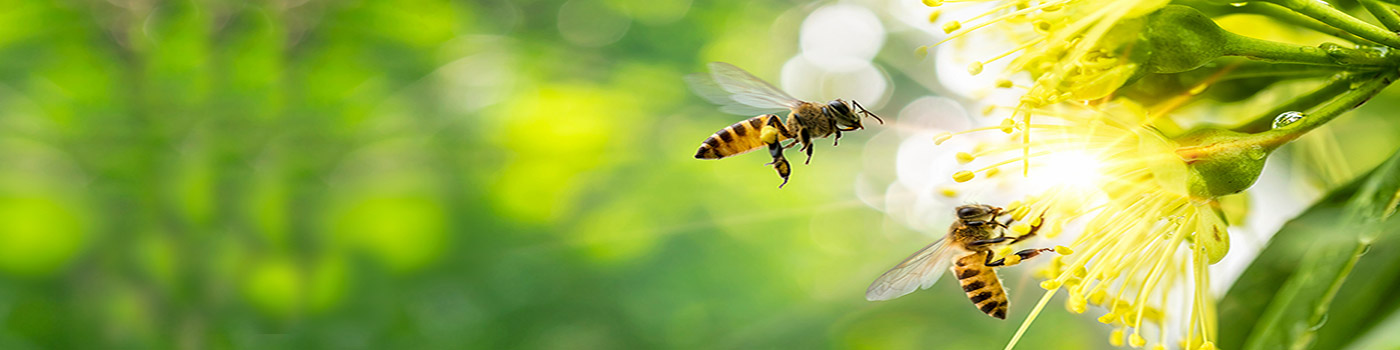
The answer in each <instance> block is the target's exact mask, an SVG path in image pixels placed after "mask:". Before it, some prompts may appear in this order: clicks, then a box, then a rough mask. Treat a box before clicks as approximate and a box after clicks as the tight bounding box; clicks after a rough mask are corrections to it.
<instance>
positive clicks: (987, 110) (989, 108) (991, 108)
mask: <svg viewBox="0 0 1400 350" xmlns="http://www.w3.org/2000/svg"><path fill="white" fill-rule="evenodd" d="M996 111H997V106H996V105H987V106H986V107H982V116H984V117H985V116H989V115H992V112H996Z"/></svg>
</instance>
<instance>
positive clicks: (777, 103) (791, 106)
mask: <svg viewBox="0 0 1400 350" xmlns="http://www.w3.org/2000/svg"><path fill="white" fill-rule="evenodd" d="M709 67H710V76H709V77H708V78H707V77H705V76H703V75H698V74H692V75H691V76H688V77H686V80H687V81H688V82H689V83H690V85H691V86H692V87H693V88H694V89H695V90H696V92H699V93H700V94H701V96H702V97H705V98H706V99H708V100H710V101H711V102H715V103H719V104H724V105H727V106H726V107H725V108H723V109H722V110H725V111H727V112H735V113H737V114H751V113H744V112H751V111H764V112H767V111H773V110H780V109H787V110H788V111H789V112H790V113H789V114H788V117H787V121H786V122H784V121H783V119H782V118H779V117H778V115H776V114H764V115H760V116H757V117H753V118H749V119H748V120H745V121H741V122H738V123H734V125H730V126H729V127H726V128H724V129H720V131H718V132H715V134H714V135H711V136H710V137H709V138H707V139H705V142H703V143H701V144H700V149H699V150H697V151H695V158H698V159H720V158H725V157H730V156H734V155H739V154H743V153H747V152H749V151H752V150H755V149H758V148H759V147H762V146H764V145H767V146H768V154H769V155H770V156H772V157H773V162H772V163H768V164H767V165H772V166H773V169H775V170H777V171H778V176H781V177H782V178H783V183H782V184H780V185H778V187H779V188H782V187H783V185H786V184H787V182H788V174H790V173H791V172H792V169H791V166H789V165H788V161H787V159H786V158H783V149H786V148H791V147H792V146H794V145H796V144H798V143H801V144H802V148H801V151H805V152H807V161H806V162H805V163H810V162H811V161H812V139H819V138H823V137H827V136H830V135H832V134H835V135H836V140H835V142H832V145H835V144H836V143H837V142H840V140H841V132H842V131H854V130H856V129H864V128H865V127H863V126H861V125H860V115H861V114H863V115H866V116H870V117H873V118H875V120H877V121H879V122H880V123H881V124H884V122H885V121H884V120H881V119H880V117H879V116H876V115H875V114H874V113H870V111H867V110H865V107H861V105H860V104H859V103H856V101H854V100H852V101H849V102H847V101H843V100H840V99H837V100H833V101H831V102H827V103H826V104H821V103H816V102H807V101H802V100H799V99H797V98H794V97H792V96H791V95H788V94H787V93H786V92H783V91H782V90H779V89H778V88H776V87H773V85H771V84H768V83H767V82H764V81H763V80H762V79H759V78H757V77H754V76H753V75H752V74H749V73H748V72H745V71H744V70H743V69H740V68H739V67H735V66H734V65H731V64H728V63H724V62H711V63H710V65H709ZM746 107H747V108H746ZM852 107H854V108H852ZM787 139H794V140H793V141H792V142H790V143H788V144H787V145H786V146H783V145H780V144H779V142H781V141H783V140H787ZM805 163H804V164H805Z"/></svg>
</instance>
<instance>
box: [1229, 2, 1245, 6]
mask: <svg viewBox="0 0 1400 350" xmlns="http://www.w3.org/2000/svg"><path fill="white" fill-rule="evenodd" d="M1244 5H1249V3H1247V2H1232V3H1230V6H1234V7H1244Z"/></svg>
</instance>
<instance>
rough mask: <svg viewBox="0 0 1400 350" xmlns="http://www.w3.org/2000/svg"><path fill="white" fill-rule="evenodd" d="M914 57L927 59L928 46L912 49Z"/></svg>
mask: <svg viewBox="0 0 1400 350" xmlns="http://www.w3.org/2000/svg"><path fill="white" fill-rule="evenodd" d="M914 56H917V57H919V58H924V57H928V46H920V47H918V48H916V49H914Z"/></svg>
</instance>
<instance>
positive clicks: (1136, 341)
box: [1128, 331, 1147, 348]
mask: <svg viewBox="0 0 1400 350" xmlns="http://www.w3.org/2000/svg"><path fill="white" fill-rule="evenodd" d="M1128 345H1132V346H1133V347H1135V348H1140V347H1142V346H1143V345H1147V339H1143V338H1142V335H1141V334H1138V332H1137V331H1133V335H1131V336H1128Z"/></svg>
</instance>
